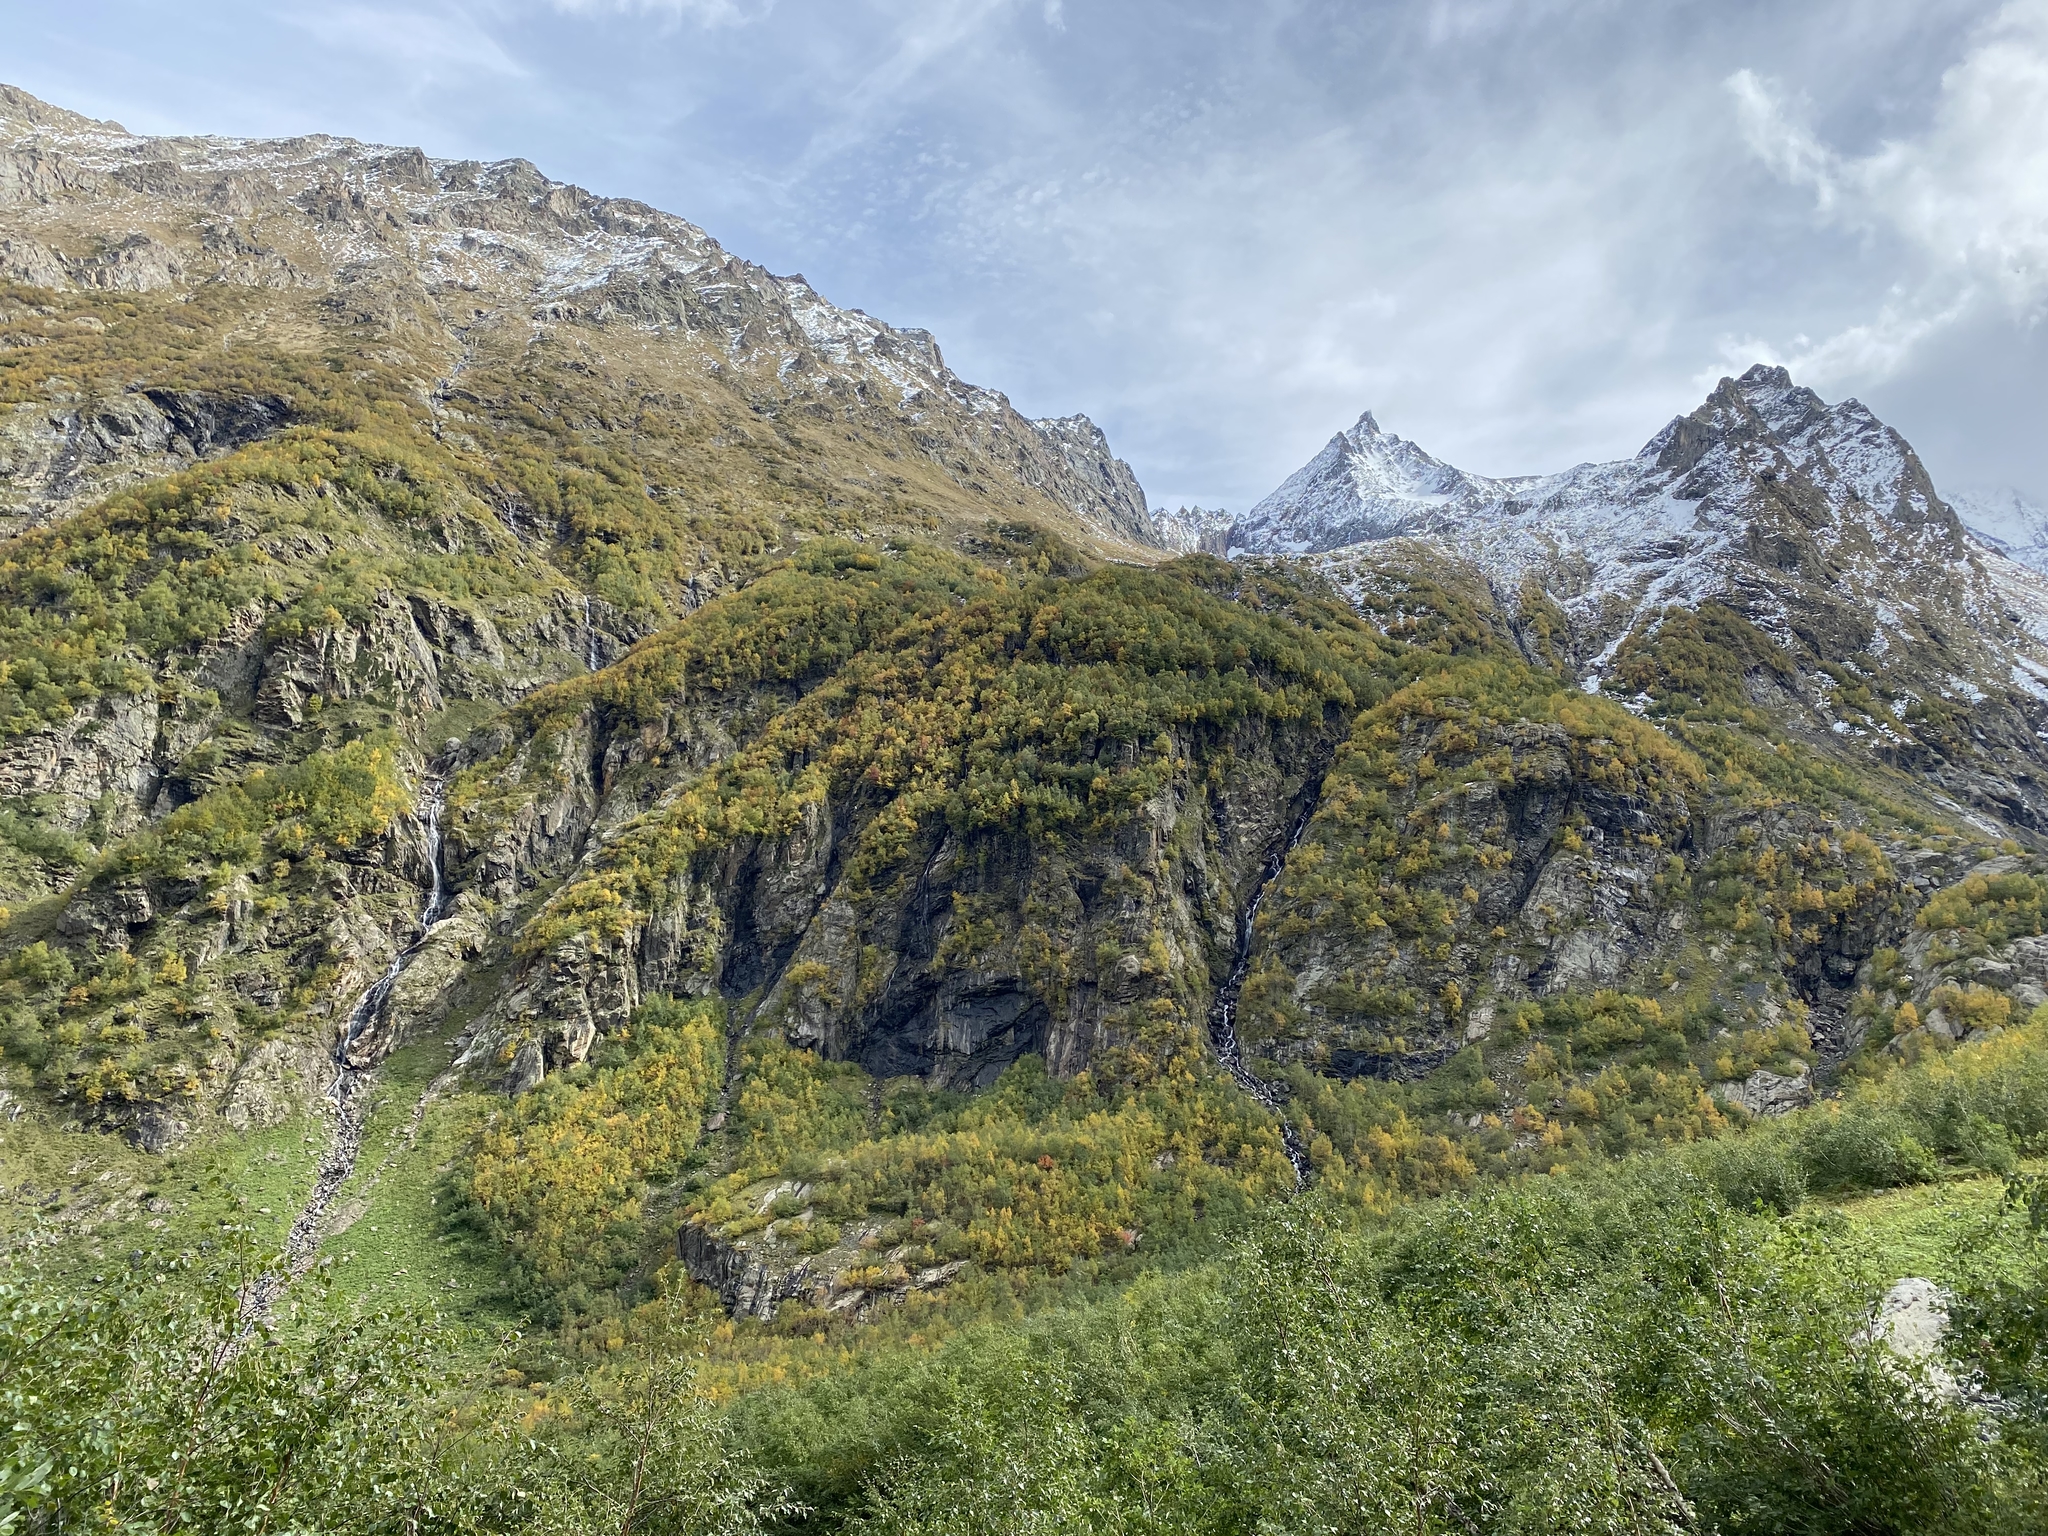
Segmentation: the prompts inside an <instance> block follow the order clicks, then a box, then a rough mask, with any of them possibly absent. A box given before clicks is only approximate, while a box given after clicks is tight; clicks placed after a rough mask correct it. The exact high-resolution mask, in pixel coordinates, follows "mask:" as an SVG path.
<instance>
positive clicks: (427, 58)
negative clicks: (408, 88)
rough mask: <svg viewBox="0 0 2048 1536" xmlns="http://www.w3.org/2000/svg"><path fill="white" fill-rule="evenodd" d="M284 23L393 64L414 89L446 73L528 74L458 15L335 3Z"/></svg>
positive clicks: (517, 76)
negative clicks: (289, 23)
mask: <svg viewBox="0 0 2048 1536" xmlns="http://www.w3.org/2000/svg"><path fill="white" fill-rule="evenodd" d="M289 19H290V21H291V23H292V24H293V25H295V26H298V27H301V28H303V29H304V30H305V31H307V32H310V33H311V34H312V35H313V36H314V37H316V38H318V39H319V40H320V41H321V42H323V43H325V44H327V45H328V46H329V47H331V48H346V49H348V50H350V51H352V52H355V53H361V54H368V55H370V56H372V57H375V58H379V59H382V60H384V61H386V63H387V64H389V65H393V66H396V67H397V68H398V69H399V70H400V71H401V72H402V73H403V74H404V75H405V76H406V77H408V79H409V81H410V82H411V83H412V84H414V85H415V86H424V85H428V84H432V83H436V82H437V81H439V80H440V79H442V78H445V77H446V76H449V75H451V74H452V75H458V76H460V75H466V74H483V75H494V76H498V77H501V78H505V79H520V78H522V77H524V76H526V75H527V73H528V71H527V69H526V67H525V66H524V65H522V64H521V63H520V62H519V61H518V60H517V59H515V58H513V57H512V55H511V54H509V53H508V52H506V50H505V49H504V48H503V47H502V46H501V45H500V44H499V43H498V42H497V41H496V39H495V38H493V37H492V36H491V34H490V33H489V32H487V31H485V30H484V29H483V27H482V26H480V25H479V24H477V23H476V22H474V21H473V20H471V19H470V18H469V17H468V16H466V15H464V14H463V13H461V12H459V11H456V12H446V13H441V14H434V13H432V12H428V11H419V10H399V9H390V8H386V7H381V6H367V5H336V6H319V7H316V8H313V9H310V10H305V11H299V12H294V13H292V14H291V16H290V18H289Z"/></svg>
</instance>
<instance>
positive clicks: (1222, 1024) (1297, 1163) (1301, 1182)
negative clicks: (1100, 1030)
mask: <svg viewBox="0 0 2048 1536" xmlns="http://www.w3.org/2000/svg"><path fill="white" fill-rule="evenodd" d="M1320 798H1321V796H1320V794H1319V793H1318V792H1313V791H1312V792H1311V793H1310V794H1309V795H1308V796H1307V799H1306V803H1304V804H1303V806H1302V808H1301V810H1300V812H1299V813H1298V814H1297V815H1296V816H1295V818H1294V825H1293V826H1292V827H1290V828H1289V829H1288V833H1287V837H1286V839H1285V840H1284V841H1282V842H1281V843H1280V844H1279V845H1278V846H1277V847H1275V848H1274V849H1273V851H1272V852H1271V853H1269V854H1267V855H1266V858H1265V862H1264V863H1262V864H1261V865H1260V866H1259V878H1258V883H1257V884H1256V885H1254V886H1253V887H1252V894H1251V899H1250V900H1248V901H1247V902H1245V904H1244V910H1243V911H1241V912H1239V913H1238V915H1237V959H1236V960H1235V961H1233V962H1232V964H1231V967H1230V975H1229V976H1228V977H1227V978H1226V979H1225V980H1224V983H1223V985H1222V986H1220V987H1218V988H1217V989H1216V999H1215V1001H1214V1002H1212V1003H1211V1004H1210V1005H1209V1040H1210V1043H1211V1044H1212V1045H1213V1046H1214V1047H1215V1049H1216V1059H1217V1060H1218V1061H1220V1062H1222V1063H1223V1067H1224V1070H1225V1071H1227V1072H1228V1073H1229V1074H1230V1077H1231V1080H1232V1081H1233V1082H1235V1083H1236V1084H1237V1086H1238V1087H1240V1088H1242V1089H1243V1090H1244V1091H1245V1092H1246V1093H1248V1094H1250V1095H1251V1096H1252V1097H1253V1098H1255V1099H1257V1100H1258V1101H1259V1102H1260V1103H1261V1104H1263V1105H1264V1106H1265V1107H1266V1108H1267V1109H1269V1110H1271V1111H1272V1112H1273V1114H1274V1115H1276V1116H1277V1117H1278V1118H1279V1121H1280V1139H1281V1141H1282V1143H1283V1144H1284V1145H1285V1146H1286V1148H1287V1161H1288V1162H1290V1163H1292V1164H1293V1165H1294V1187H1295V1188H1296V1189H1305V1188H1307V1187H1308V1183H1309V1181H1310V1180H1311V1179H1312V1178H1314V1177H1315V1167H1314V1165H1313V1164H1311V1163H1310V1162H1309V1158H1308V1147H1307V1145H1306V1144H1305V1143H1304V1142H1303V1141H1302V1139H1301V1133H1300V1132H1299V1131H1297V1130H1296V1129H1295V1128H1294V1122H1293V1121H1292V1120H1289V1119H1288V1118H1287V1114H1286V1109H1285V1106H1286V1103H1287V1094H1286V1091H1285V1090H1284V1089H1282V1088H1281V1087H1280V1086H1279V1084H1277V1083H1272V1082H1268V1081H1267V1080H1266V1079H1265V1078H1263V1077H1260V1076H1259V1075H1258V1074H1257V1073H1256V1072H1254V1071H1252V1069H1251V1068H1250V1067H1248V1066H1246V1065H1245V1061H1244V1049H1243V1047H1242V1046H1241V1045H1240V1044H1239V1043H1238V1038H1237V1000H1238V994H1240V993H1241V992H1243V990H1244V979H1245V977H1246V976H1247V975H1248V974H1249V973H1250V971H1251V965H1252V933H1253V925H1254V924H1255V923H1256V922H1257V920H1258V916H1259V905H1260V903H1262V902H1263V901H1265V899H1266V892H1267V891H1268V890H1270V889H1271V888H1272V885H1273V882H1274V881H1275V880H1276V879H1278V878H1279V876H1280V871H1281V870H1282V869H1283V868H1285V867H1286V864H1287V856H1288V855H1289V854H1290V853H1292V852H1294V850H1295V849H1296V848H1297V847H1299V846H1300V844H1301V839H1302V837H1303V835H1304V834H1306V833H1307V831H1308V823H1309V818H1310V817H1312V816H1313V815H1314V814H1315V809H1316V802H1317V801H1318V800H1319V799H1320Z"/></svg>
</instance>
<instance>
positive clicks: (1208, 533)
mask: <svg viewBox="0 0 2048 1536" xmlns="http://www.w3.org/2000/svg"><path fill="white" fill-rule="evenodd" d="M1152 526H1153V527H1154V528H1155V529H1157V530H1158V533H1159V542H1160V543H1161V544H1163V545H1165V546H1166V547H1167V548H1168V549H1171V550H1174V551H1177V552H1178V553H1180V554H1184V555H1189V554H1194V553H1196V552H1197V551H1200V552H1201V553H1203V554H1210V555H1220V554H1222V553H1224V551H1225V550H1226V549H1227V548H1228V539H1229V534H1230V528H1231V517H1230V514H1229V513H1228V512H1226V511H1224V510H1223V509H1222V508H1221V507H1216V508H1213V509H1211V508H1208V507H1178V508H1176V509H1175V510H1173V511H1171V512H1169V511H1167V510H1166V508H1164V507H1154V508H1153V509H1152Z"/></svg>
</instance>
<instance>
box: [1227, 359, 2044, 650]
mask: <svg viewBox="0 0 2048 1536" xmlns="http://www.w3.org/2000/svg"><path fill="white" fill-rule="evenodd" d="M1394 539H1406V540H1415V541H1419V542H1420V543H1422V544H1425V545H1428V546H1431V547H1433V548H1435V549H1437V550H1440V551H1441V552H1442V553H1444V554H1446V555H1449V556H1453V557H1456V558H1459V559H1463V560H1468V561H1470V562H1472V563H1473V564H1474V565H1476V566H1477V567H1478V568H1479V569H1480V570H1481V571H1482V572H1483V573H1484V574H1485V577H1486V580H1487V582H1488V584H1489V585H1490V586H1491V587H1492V589H1493V590H1494V592H1495V593H1496V594H1497V595H1499V597H1500V598H1501V599H1502V600H1503V603H1504V606H1508V607H1512V606H1513V604H1514V602H1515V600H1516V598H1517V595H1518V594H1520V593H1521V592H1522V591H1523V590H1524V587H1525V584H1526V583H1527V582H1528V581H1529V580H1531V579H1532V578H1533V580H1534V581H1535V582H1536V584H1537V585H1538V586H1540V587H1541V588H1542V590H1543V591H1544V593H1545V594H1546V595H1548V596H1549V597H1550V598H1551V599H1552V600H1554V601H1556V602H1557V603H1558V604H1560V605H1561V606H1562V607H1563V608H1564V610H1565V612H1566V614H1567V616H1568V617H1569V618H1570V620H1571V623H1572V626H1573V630H1574V633H1575V636H1576V637H1577V641H1578V648H1579V659H1580V662H1581V668H1582V673H1581V675H1582V681H1583V682H1584V683H1585V685H1586V686H1587V687H1589V688H1597V687H1599V686H1601V684H1602V681H1603V677H1604V670H1605V667H1606V665H1607V664H1608V663H1609V662H1610V661H1611V660H1612V658H1613V656H1614V655H1615V653H1616V650H1617V648H1618V646H1619V645H1620V643H1621V642H1622V640H1623V639H1625V638H1626V636H1627V635H1629V634H1630V633H1631V632H1632V631H1634V630H1635V629H1636V628H1637V627H1638V626H1639V625H1640V624H1642V623H1644V622H1646V621H1649V620H1650V619H1652V618H1653V617H1654V615H1656V614H1657V613H1658V612H1659V611H1661V610H1663V609H1666V608H1669V607H1673V606H1676V607H1682V608H1696V607H1698V606H1699V605H1700V604H1701V603H1702V602H1705V601H1708V600H1710V599H1715V598H1719V599H1722V600H1724V601H1728V602H1730V603H1731V604H1732V605H1733V606H1735V607H1737V608H1739V609H1740V610H1741V611H1742V612H1743V613H1745V615H1746V616H1747V617H1748V618H1749V619H1750V620H1751V622H1753V623H1755V624H1756V625H1757V626H1758V627H1759V628H1761V629H1762V630H1764V631H1765V632H1766V633H1767V634H1769V635H1770V636H1771V637H1772V638H1773V639H1775V640H1777V641H1778V642H1779V643H1780V644H1786V645H1790V644H1793V643H1794V642H1795V640H1798V639H1801V638H1802V637H1803V638H1805V639H1807V640H1809V641H1811V640H1813V638H1814V631H1815V614H1816V613H1820V614H1822V615H1823V616H1824V618H1825V621H1826V623H1825V625H1824V626H1823V627H1824V628H1825V629H1826V630H1827V631H1828V632H1827V633H1826V635H1825V636H1824V637H1823V639H1824V643H1821V642H1815V643H1818V644H1820V645H1821V648H1822V649H1823V650H1826V651H1829V652H1831V653H1834V652H1839V653H1840V655H1841V656H1843V657H1848V656H1855V655H1863V656H1868V657H1872V658H1875V657H1882V656H1886V655H1888V654H1889V655H1894V656H1896V655H1899V654H1902V653H1905V652H1908V651H1911V650H1912V649H1913V648H1914V647H1915V646H1917V645H1920V644H1922V643H1923V642H1924V641H1925V638H1926V635H1927V630H1928V625H1929V624H1930V623H1932V622H1933V621H1932V619H1931V618H1930V617H1929V612H1930V611H1931V610H1929V611H1923V608H1924V606H1925V605H1926V604H1930V603H1931V604H1933V605H1934V607H1935V608H1938V609H1939V610H1940V612H1941V613H1942V614H1944V615H1946V616H1948V617H1950V618H1957V619H1960V620H1961V621H1963V622H1965V623H1967V624H1970V625H1972V626H1976V625H1979V624H1981V623H1983V622H1985V621H1989V622H1990V623H1991V624H1992V626H1993V627H1994V628H1995V627H1996V626H1998V625H2001V624H2002V625H2005V626H2006V627H2007V628H2008V629H2011V630H2014V632H2015V633H2017V632H2019V631H2025V632H2026V633H2027V634H2028V635H2030V636H2032V637H2034V638H2039V639H2048V601H2044V597H2048V592H2044V591H2043V589H2041V588H2040V587H2039V585H2038V584H2037V583H2035V582H2033V581H2030V580H2028V579H2027V578H2028V577H2031V576H2032V575H2033V573H2031V572H2022V571H2021V569H2020V567H2019V566H2017V565H2016V564H2014V563H2013V562H2012V561H2007V560H2003V559H1998V558H1997V557H1996V556H1993V557H1991V558H1990V559H1989V560H1988V561H1987V560H1985V559H1982V558H1979V556H1980V555H1981V554H1982V550H1981V548H1980V546H1979V545H1978V544H1977V543H1976V542H1975V541H1973V540H1971V539H1969V538H1968V537H1967V536H1966V535H1965V533H1964V531H1963V528H1962V525H1961V524H1960V523H1959V522H1958V521H1957V519H1956V516H1955V514H1954V513H1953V512H1952V511H1951V510H1950V509H1949V507H1948V506H1947V504H1945V503H1944V502H1943V501H1942V500H1941V499H1940V497H1939V496H1938V495H1936V493H1935V490H1934V486H1933V483H1932V482H1931V481H1930V480H1929V478H1928V476H1927V472H1926V470H1925V469H1924V468H1922V466H1921V464H1920V461H1919V459H1918V457H1917V456H1916V455H1915V454H1914V453H1913V450H1912V448H1911V447H1910V446H1908V445H1907V443H1906V441H1905V440H1904V439H1903V438H1901V437H1900V436H1899V434H1898V433H1897V432H1895V431H1893V430H1892V429H1891V428H1890V427H1888V426H1886V425H1885V424H1884V423H1883V422H1881V421H1879V420H1878V419H1877V417H1876V416H1874V415H1872V414H1871V412H1870V411H1869V410H1868V409H1867V408H1866V407H1864V406H1863V405H1862V404H1860V403H1859V402H1857V401H1854V400H1846V401H1843V402H1841V403H1840V404H1836V405H1829V404H1828V403H1827V402H1825V401H1823V400H1822V399H1821V398H1820V396H1818V395H1816V394H1815V393H1814V392H1813V391H1811V390H1809V389H1805V388H1802V387H1800V386H1799V385H1797V384H1795V383H1794V382H1793V381H1792V378H1791V376H1790V375H1789V374H1788V373H1787V372H1786V370H1784V369H1783V368H1773V367H1766V366H1761V365H1760V366H1758V367H1755V368H1752V369H1750V370H1749V372H1747V373H1745V374H1744V375H1742V377H1741V378H1739V379H1724V380H1722V382H1721V384H1720V386H1719V387H1718V388H1717V389H1716V390H1715V391H1714V393H1713V394H1712V395H1711V396H1710V397H1709V398H1708V399H1707V401H1706V402H1705V404H1704V405H1702V406H1701V407H1700V408H1699V409H1698V410H1696V411H1694V412H1693V413H1692V414H1690V415H1688V416H1682V417H1679V418H1677V419H1676V420H1674V421H1672V422H1671V423H1669V424H1668V425H1667V426H1666V427H1665V428H1664V429H1663V430H1662V431H1660V432H1658V433H1657V434H1656V436H1654V437H1652V438H1651V439H1650V441H1649V442H1648V443H1646V444H1645V445H1644V446H1643V448H1642V450H1641V451H1640V452H1639V453H1637V454H1636V455H1635V457H1634V458H1631V459H1624V460H1619V461H1616V462H1613V463H1606V464H1581V465H1578V466H1576V467H1574V468H1572V469H1568V470H1565V471H1563V472H1562V473H1558V474H1550V475H1527V476H1516V477H1511V478H1504V479H1495V478H1489V477H1486V476H1480V475H1472V474H1468V473H1466V472H1465V471H1463V470H1460V469H1457V468H1455V467H1454V466H1452V465H1449V464H1446V463H1444V462H1443V461H1442V460H1440V459H1437V458H1435V457H1433V456H1432V455H1431V454H1429V453H1427V452H1425V451H1424V450H1423V449H1421V448H1419V447H1417V446H1416V445H1415V444H1413V443H1411V442H1408V441H1407V440H1405V439H1403V438H1401V437H1398V436H1395V435H1394V434H1392V433H1389V432H1386V431H1383V430H1382V429H1381V427H1380V426H1379V424H1378V423H1377V422H1376V421H1375V420H1374V419H1373V417H1372V415H1371V414H1370V413H1369V412H1368V413H1367V414H1366V415H1364V416H1361V417H1360V418H1359V420H1358V422H1357V424H1356V425H1354V426H1353V427H1351V428H1350V429H1349V430H1348V431H1345V432H1341V433H1339V434H1338V435H1337V436H1335V437H1333V438H1332V439H1331V440H1330V442H1329V443H1328V444H1327V445H1325V447H1324V448H1323V449H1322V451H1321V452H1320V453H1318V454H1317V455H1316V456H1315V457H1314V458H1313V459H1311V460H1310V461H1309V462H1308V463H1307V464H1305V465H1304V466H1303V467H1302V468H1301V469H1299V470H1297V471H1296V472H1295V473H1294V474H1293V475H1291V476H1289V477H1288V478H1287V480H1286V481H1285V482H1284V483H1283V484H1282V485H1281V486H1280V487H1279V489H1277V490H1275V491H1274V492H1273V493H1272V494H1271V495H1269V496H1267V497H1266V498H1265V499H1264V500H1262V501H1261V502H1259V503H1258V504H1257V505H1256V506H1254V507H1253V508H1252V510H1251V511H1250V512H1249V513H1248V514H1246V516H1245V517H1244V518H1243V519H1241V520H1240V521H1239V522H1238V524H1237V525H1236V526H1235V527H1234V528H1233V529H1232V531H1231V534H1230V545H1231V548H1232V549H1233V550H1242V551H1244V552H1247V553H1258V554H1292V555H1310V556H1314V557H1316V558H1317V561H1318V563H1319V564H1322V565H1323V566H1325V568H1326V569H1328V570H1329V571H1330V573H1331V574H1332V575H1333V576H1334V577H1335V578H1336V579H1337V580H1338V581H1339V583H1340V584H1343V583H1344V582H1346V581H1347V580H1352V581H1355V580H1356V579H1358V576H1357V572H1358V570H1359V568H1360V566H1361V564H1362V563H1369V562H1362V561H1361V559H1360V558H1358V557H1360V556H1362V555H1364V554H1365V553H1366V552H1368V551H1370V550H1372V549H1373V548H1374V547H1375V546H1378V545H1382V544H1384V543H1385V542H1386V541H1388V540H1394ZM1994 566H1995V567H1999V568H2001V569H1993V568H1992V567H1994ZM2008 614H2009V615H2010V617H2009V618H2008V617H2006V615H2008ZM1996 671H1997V673H1998V675H1999V676H2000V677H2001V678H2004V677H2005V676H2007V675H2008V672H2009V664H2008V661H2007V660H2005V659H2001V660H2000V662H1999V665H1998V666H1997V668H1996Z"/></svg>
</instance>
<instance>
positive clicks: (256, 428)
mask: <svg viewBox="0 0 2048 1536" xmlns="http://www.w3.org/2000/svg"><path fill="white" fill-rule="evenodd" d="M141 393H142V394H143V395H144V397H145V398H147V399H148V400H149V402H150V403H151V404H152V405H154V406H155V407H156V408H157V409H158V410H159V411H162V412H163V414H164V420H165V421H166V422H167V423H168V424H169V426H170V429H171V431H172V432H173V433H175V434H176V436H177V438H178V440H179V442H180V443H182V444H183V445H184V447H185V448H186V451H188V452H189V453H191V455H192V456H193V457H194V458H200V457H204V456H206V455H208V454H214V453H230V452H232V451H233V450H235V449H237V448H240V447H243V446H245V445H247V444H249V443H253V442H257V441H259V440H260V439H262V438H266V437H268V436H270V435H271V434H272V433H273V432H278V431H282V430H283V429H284V428H285V427H287V426H289V425H291V421H292V411H291V406H290V405H289V404H288V403H287V402H285V401H284V400H282V399H280V398H279V397H277V396H276V395H214V394H207V393H204V392H202V391H199V390H182V389H145V390H143V391H142V392H141Z"/></svg>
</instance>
